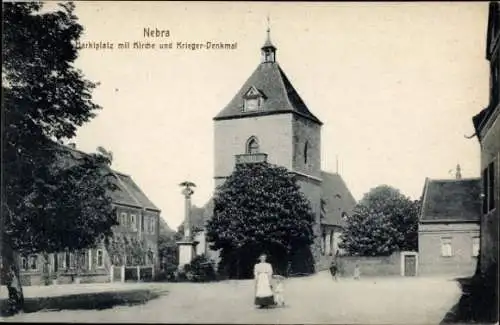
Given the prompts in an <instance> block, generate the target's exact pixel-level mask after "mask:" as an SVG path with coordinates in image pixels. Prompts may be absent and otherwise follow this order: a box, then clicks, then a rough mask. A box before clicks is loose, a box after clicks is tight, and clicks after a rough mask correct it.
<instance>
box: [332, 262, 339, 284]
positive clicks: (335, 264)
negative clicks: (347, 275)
mask: <svg viewBox="0 0 500 325" xmlns="http://www.w3.org/2000/svg"><path fill="white" fill-rule="evenodd" d="M338 270H339V267H338V265H337V262H336V261H335V260H333V261H332V264H331V265H330V273H331V275H332V277H333V279H334V280H335V281H337V273H338Z"/></svg>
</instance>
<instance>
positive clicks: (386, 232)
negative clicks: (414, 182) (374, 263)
mask: <svg viewBox="0 0 500 325" xmlns="http://www.w3.org/2000/svg"><path fill="white" fill-rule="evenodd" d="M419 210H420V202H419V201H412V200H411V199H410V198H408V197H406V196H404V195H403V194H401V192H400V191H399V190H397V189H395V188H392V187H390V186H387V185H381V186H378V187H375V188H373V189H372V190H370V192H368V193H367V194H365V195H364V197H363V199H362V200H361V201H360V202H359V203H358V204H357V205H356V207H355V208H354V211H353V215H352V216H350V217H349V218H348V219H347V225H346V228H345V230H344V232H343V234H342V242H341V243H340V245H339V246H340V247H341V248H343V249H345V250H346V251H347V252H348V253H349V254H351V255H362V256H377V255H390V254H392V253H393V252H394V251H396V250H400V251H403V250H410V251H412V250H413V251H414V250H417V248H418V213H419Z"/></svg>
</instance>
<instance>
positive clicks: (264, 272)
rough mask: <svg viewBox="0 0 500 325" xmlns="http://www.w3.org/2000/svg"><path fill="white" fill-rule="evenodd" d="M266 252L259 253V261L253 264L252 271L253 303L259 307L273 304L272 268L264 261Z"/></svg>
mask: <svg viewBox="0 0 500 325" xmlns="http://www.w3.org/2000/svg"><path fill="white" fill-rule="evenodd" d="M266 258H267V256H266V254H261V255H260V257H259V260H260V262H259V263H257V264H255V266H254V269H253V273H254V277H255V305H257V306H259V307H260V308H263V307H269V306H272V305H274V295H273V291H272V290H271V278H272V276H273V268H272V266H271V264H269V263H267V262H266Z"/></svg>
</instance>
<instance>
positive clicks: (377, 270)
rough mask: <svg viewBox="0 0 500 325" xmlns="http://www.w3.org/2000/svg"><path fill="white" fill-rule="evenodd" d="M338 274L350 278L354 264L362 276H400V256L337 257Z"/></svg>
mask: <svg viewBox="0 0 500 325" xmlns="http://www.w3.org/2000/svg"><path fill="white" fill-rule="evenodd" d="M338 261H339V265H340V267H339V268H340V274H341V276H343V277H352V276H353V274H354V268H355V267H356V264H357V265H359V268H360V270H361V277H363V276H400V275H401V254H400V253H399V252H396V253H394V254H392V255H391V256H376V257H372V256H339V257H338Z"/></svg>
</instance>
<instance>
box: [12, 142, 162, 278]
mask: <svg viewBox="0 0 500 325" xmlns="http://www.w3.org/2000/svg"><path fill="white" fill-rule="evenodd" d="M69 149H70V150H71V152H72V153H73V154H75V155H76V156H79V155H84V154H85V153H83V152H81V151H78V150H75V149H74V148H69ZM110 171H111V173H112V175H113V176H114V178H113V179H114V184H115V185H116V188H117V189H116V190H115V191H111V192H110V193H109V195H110V196H111V198H112V202H113V203H112V204H113V207H114V208H115V211H116V218H117V220H118V223H119V225H117V226H114V227H113V236H112V238H111V239H110V242H111V244H110V245H108V246H105V245H104V244H103V243H101V244H99V245H97V246H96V247H93V248H88V249H83V250H79V251H66V252H59V253H51V254H34V255H29V256H19V266H20V271H21V281H22V282H23V285H40V284H44V282H45V281H46V280H45V278H46V277H48V278H49V280H50V281H52V280H54V282H57V283H74V282H81V283H85V282H109V281H111V280H112V276H113V274H112V273H113V269H114V267H115V266H122V265H124V266H136V265H141V266H151V267H152V272H153V274H154V273H155V272H157V271H158V269H159V266H160V264H159V259H158V235H159V218H160V209H158V208H157V207H156V206H155V205H154V204H153V203H152V202H151V201H150V200H149V199H148V197H147V196H146V195H145V194H144V192H142V190H141V189H140V188H139V186H138V185H137V184H136V183H135V182H134V181H133V180H132V178H131V177H130V176H129V175H126V174H123V173H120V172H117V171H114V170H110ZM134 247H135V249H136V250H135V251H133V248H134ZM137 247H140V249H141V250H142V254H143V257H142V258H141V259H138V258H137V255H138V254H139V255H141V252H140V251H139V250H138V249H137ZM132 251H133V252H132Z"/></svg>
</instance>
